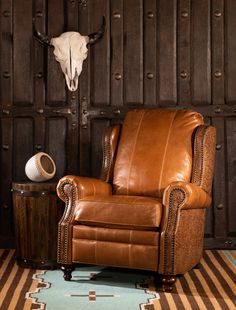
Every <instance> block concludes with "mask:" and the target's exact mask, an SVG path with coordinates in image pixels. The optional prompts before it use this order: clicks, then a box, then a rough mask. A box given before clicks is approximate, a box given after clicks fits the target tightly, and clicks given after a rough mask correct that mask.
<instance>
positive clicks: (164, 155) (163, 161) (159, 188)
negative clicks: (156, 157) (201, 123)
mask: <svg viewBox="0 0 236 310" xmlns="http://www.w3.org/2000/svg"><path fill="white" fill-rule="evenodd" d="M176 114H177V112H176V111H175V113H174V116H173V118H172V121H171V123H170V127H169V130H168V135H167V139H166V145H165V150H164V154H163V160H162V164H161V172H160V176H159V184H158V190H159V194H158V195H159V197H160V196H161V193H160V192H161V182H162V175H163V170H164V164H165V158H166V152H167V147H168V144H169V139H170V133H171V130H172V126H173V122H174V119H175V117H176Z"/></svg>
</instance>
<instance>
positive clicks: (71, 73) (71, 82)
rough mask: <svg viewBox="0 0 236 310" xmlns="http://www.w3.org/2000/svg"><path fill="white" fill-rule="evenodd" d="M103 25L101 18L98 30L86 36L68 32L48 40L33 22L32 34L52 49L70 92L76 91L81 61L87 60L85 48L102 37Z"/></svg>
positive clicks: (86, 49)
mask: <svg viewBox="0 0 236 310" xmlns="http://www.w3.org/2000/svg"><path fill="white" fill-rule="evenodd" d="M105 23H106V22H105V17H103V22H102V26H101V27H100V29H99V30H98V31H97V32H94V33H91V34H89V35H88V36H82V35H81V34H80V33H79V32H75V31H68V32H64V33H62V34H61V35H60V36H59V37H55V38H54V37H53V38H50V37H48V36H47V35H45V34H42V33H40V32H39V31H38V30H37V29H36V27H35V22H33V33H34V36H35V37H36V39H37V40H38V41H39V42H40V43H42V44H45V45H47V46H53V47H54V55H55V58H56V60H57V61H58V62H59V63H60V65H61V69H62V72H63V73H64V75H65V79H66V84H67V86H68V88H69V90H70V91H76V90H77V88H78V79H79V75H80V74H81V71H82V65H83V61H84V60H85V59H86V58H87V52H88V48H87V47H88V46H89V45H91V44H94V43H96V42H97V41H98V40H99V39H100V38H101V37H102V36H103V34H104V32H105Z"/></svg>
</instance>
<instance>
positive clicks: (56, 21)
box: [46, 0, 67, 106]
mask: <svg viewBox="0 0 236 310" xmlns="http://www.w3.org/2000/svg"><path fill="white" fill-rule="evenodd" d="M65 13H66V12H65V10H64V0H50V1H48V4H47V16H48V20H47V30H48V31H47V33H48V35H49V36H50V37H58V36H59V35H61V34H62V33H63V32H65V31H67V29H65V21H66V19H65ZM55 16H56V18H55ZM46 52H47V57H48V58H47V80H46V82H47V105H49V106H50V105H52V106H53V105H54V106H55V105H59V104H60V105H63V104H64V105H65V104H66V83H65V78H64V74H63V73H62V70H61V67H60V64H59V62H57V61H56V60H55V56H54V54H53V48H46Z"/></svg>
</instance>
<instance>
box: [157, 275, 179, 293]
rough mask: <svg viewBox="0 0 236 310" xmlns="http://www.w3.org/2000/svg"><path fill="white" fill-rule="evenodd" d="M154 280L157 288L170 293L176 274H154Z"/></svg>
mask: <svg viewBox="0 0 236 310" xmlns="http://www.w3.org/2000/svg"><path fill="white" fill-rule="evenodd" d="M154 281H155V285H156V289H157V290H162V291H163V292H166V293H170V292H171V291H172V289H173V285H174V284H175V282H176V276H174V275H160V274H155V275H154Z"/></svg>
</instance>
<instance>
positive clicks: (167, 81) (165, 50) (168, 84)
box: [157, 0, 177, 106]
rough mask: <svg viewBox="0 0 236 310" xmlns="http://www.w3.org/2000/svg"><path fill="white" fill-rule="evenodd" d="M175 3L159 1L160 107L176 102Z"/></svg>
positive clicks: (172, 1) (172, 0)
mask: <svg viewBox="0 0 236 310" xmlns="http://www.w3.org/2000/svg"><path fill="white" fill-rule="evenodd" d="M176 6H177V2H176V1H174V0H170V1H165V0H160V1H159V15H158V19H159V24H158V29H159V44H158V47H157V48H158V49H159V57H158V61H159V66H158V67H159V72H158V73H159V74H158V79H159V103H160V105H162V106H165V105H175V104H176V102H177V82H176V72H177V63H176V49H177V47H176V40H177V38H176V25H177V20H176V19H177V14H176V10H177V7H176Z"/></svg>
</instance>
